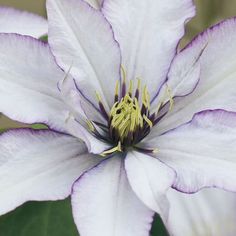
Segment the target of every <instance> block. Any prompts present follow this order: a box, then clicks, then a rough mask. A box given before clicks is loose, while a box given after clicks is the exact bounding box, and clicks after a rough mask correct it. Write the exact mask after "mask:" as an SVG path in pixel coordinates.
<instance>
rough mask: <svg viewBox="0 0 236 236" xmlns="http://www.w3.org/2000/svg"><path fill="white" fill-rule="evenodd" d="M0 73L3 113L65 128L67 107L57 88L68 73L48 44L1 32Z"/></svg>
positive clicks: (57, 127) (0, 101)
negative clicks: (59, 63) (62, 68)
mask: <svg viewBox="0 0 236 236" xmlns="http://www.w3.org/2000/svg"><path fill="white" fill-rule="evenodd" d="M0 75H1V76H0V112H2V113H4V114H5V115H7V116H9V117H10V118H11V119H13V120H17V121H20V122H23V123H46V124H48V125H49V126H50V127H51V128H54V129H57V130H60V131H65V129H64V120H65V117H66V114H67V109H66V106H65V104H64V102H63V101H62V99H61V97H60V93H59V91H58V89H57V82H58V81H59V80H60V79H61V78H63V77H64V76H65V75H64V73H63V72H62V71H61V70H60V69H59V68H58V66H57V65H56V63H55V61H54V58H53V56H52V55H51V53H50V50H49V48H48V46H47V45H46V44H44V43H42V42H40V41H38V40H36V39H34V38H32V37H28V36H20V35H16V34H0Z"/></svg>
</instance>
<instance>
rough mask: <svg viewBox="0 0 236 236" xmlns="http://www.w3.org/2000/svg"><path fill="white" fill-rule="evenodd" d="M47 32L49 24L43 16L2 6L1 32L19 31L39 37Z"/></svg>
mask: <svg viewBox="0 0 236 236" xmlns="http://www.w3.org/2000/svg"><path fill="white" fill-rule="evenodd" d="M47 32H48V24H47V21H46V19H44V18H43V17H41V16H38V15H35V14H32V13H29V12H26V11H19V10H16V9H13V8H10V7H0V33H18V34H22V35H28V36H32V37H35V38H39V37H40V36H43V35H45V34H47Z"/></svg>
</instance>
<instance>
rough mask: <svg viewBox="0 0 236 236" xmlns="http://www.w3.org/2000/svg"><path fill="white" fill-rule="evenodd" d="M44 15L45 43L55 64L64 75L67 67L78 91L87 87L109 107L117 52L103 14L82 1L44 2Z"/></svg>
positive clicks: (118, 53) (118, 57)
mask: <svg viewBox="0 0 236 236" xmlns="http://www.w3.org/2000/svg"><path fill="white" fill-rule="evenodd" d="M47 12H48V19H49V43H50V46H51V48H52V51H53V53H54V55H55V57H56V60H57V62H58V64H59V65H60V66H61V67H62V68H63V69H64V70H66V71H67V70H68V69H69V68H70V67H71V74H72V75H73V77H74V78H76V79H77V81H78V84H79V86H80V87H81V89H82V90H83V86H82V85H81V83H84V84H86V83H88V84H90V85H91V86H92V88H93V90H94V92H95V91H96V90H97V91H98V92H100V93H101V94H102V95H104V96H105V98H107V100H108V101H109V102H110V105H112V104H111V103H112V102H113V99H114V90H115V82H116V80H119V71H120V51H119V46H118V44H117V42H116V41H115V40H114V37H113V32H112V29H111V26H110V25H109V23H108V22H107V21H106V19H105V18H104V16H103V14H102V13H101V12H100V11H99V10H95V9H94V8H92V7H91V6H90V5H88V4H87V3H86V2H84V1H82V0H48V2H47ZM108 85H109V87H108ZM85 92H86V91H85Z"/></svg>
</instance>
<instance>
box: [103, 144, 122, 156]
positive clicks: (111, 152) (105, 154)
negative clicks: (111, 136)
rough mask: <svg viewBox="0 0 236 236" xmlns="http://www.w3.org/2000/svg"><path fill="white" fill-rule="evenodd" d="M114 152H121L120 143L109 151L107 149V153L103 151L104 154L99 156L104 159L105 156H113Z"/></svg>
mask: <svg viewBox="0 0 236 236" xmlns="http://www.w3.org/2000/svg"><path fill="white" fill-rule="evenodd" d="M115 152H122V148H121V142H119V143H118V145H117V146H116V147H113V148H111V149H109V150H107V151H104V152H102V153H101V154H100V155H101V156H102V157H106V156H108V155H111V154H113V153H115Z"/></svg>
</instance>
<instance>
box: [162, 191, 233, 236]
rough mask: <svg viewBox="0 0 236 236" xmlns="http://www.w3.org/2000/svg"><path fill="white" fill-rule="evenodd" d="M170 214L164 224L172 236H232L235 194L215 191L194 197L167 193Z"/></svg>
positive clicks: (202, 192) (197, 194)
mask: <svg viewBox="0 0 236 236" xmlns="http://www.w3.org/2000/svg"><path fill="white" fill-rule="evenodd" d="M168 199H169V201H170V214H169V220H168V224H167V225H166V226H167V228H168V230H169V232H170V235H172V236H183V235H188V236H206V235H214V236H222V235H227V236H234V235H235V232H236V224H235V222H236V212H235V209H236V195H235V193H230V192H225V191H223V190H219V189H204V190H201V191H200V192H198V193H196V194H183V193H180V192H177V191H175V190H169V191H168Z"/></svg>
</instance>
